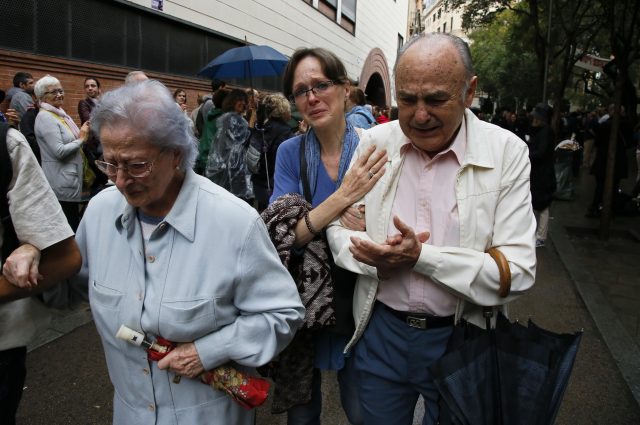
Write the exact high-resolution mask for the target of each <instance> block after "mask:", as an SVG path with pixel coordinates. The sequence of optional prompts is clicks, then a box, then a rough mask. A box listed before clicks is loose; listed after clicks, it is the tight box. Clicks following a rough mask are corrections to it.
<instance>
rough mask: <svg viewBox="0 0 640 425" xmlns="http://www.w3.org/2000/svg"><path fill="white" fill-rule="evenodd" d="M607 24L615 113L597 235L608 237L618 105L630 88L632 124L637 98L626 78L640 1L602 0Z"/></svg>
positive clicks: (638, 44)
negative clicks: (611, 54)
mask: <svg viewBox="0 0 640 425" xmlns="http://www.w3.org/2000/svg"><path fill="white" fill-rule="evenodd" d="M603 9H604V11H605V14H604V16H605V18H606V21H605V22H606V25H607V29H608V32H609V35H610V43H611V51H612V53H613V57H614V59H613V60H612V62H611V64H610V68H609V69H610V72H609V74H608V75H611V76H612V78H613V79H614V81H615V95H614V102H615V110H614V111H615V112H614V114H613V121H612V125H611V134H610V136H609V152H608V156H607V173H606V179H605V186H604V187H605V192H604V199H603V207H604V208H603V211H602V216H601V220H600V238H601V239H608V238H609V224H610V222H611V204H612V200H613V189H614V187H613V181H614V171H615V170H614V169H615V157H616V145H617V143H616V141H617V139H618V133H619V131H620V122H621V117H620V106H621V104H622V103H623V98H624V95H625V92H627V91H630V90H631V91H632V93H631V100H630V101H629V103H632V104H633V108H632V110H631V111H628V112H629V114H630V115H631V120H632V121H631V123H630V124H631V125H633V124H635V121H636V115H635V109H636V107H637V100H636V98H635V87H634V86H633V84H631V79H630V77H629V74H630V69H631V65H632V64H633V63H634V62H635V61H636V60H637V59H638V56H639V55H640V28H638V26H639V25H640V2H638V1H637V0H616V1H606V0H603ZM627 96H629V94H627Z"/></svg>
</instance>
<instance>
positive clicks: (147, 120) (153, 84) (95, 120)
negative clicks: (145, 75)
mask: <svg viewBox="0 0 640 425" xmlns="http://www.w3.org/2000/svg"><path fill="white" fill-rule="evenodd" d="M116 126H125V127H128V128H130V129H131V130H132V131H134V132H135V134H136V135H137V136H138V137H140V138H142V139H144V140H145V141H148V142H149V143H151V144H152V145H154V146H156V147H158V148H160V149H169V150H175V149H177V150H179V151H180V152H181V154H182V163H181V164H180V167H181V168H182V169H183V170H187V169H188V168H192V167H193V164H194V163H195V160H196V156H197V155H198V147H197V146H198V145H197V143H196V139H195V137H194V135H193V130H192V129H191V122H190V119H189V118H188V117H187V116H186V115H185V114H184V112H182V110H181V109H180V107H179V106H178V104H177V103H176V102H175V101H174V100H173V96H172V95H171V93H170V92H169V89H167V87H165V86H164V85H163V84H162V83H161V82H159V81H156V80H147V81H141V82H139V83H137V84H131V85H124V86H122V87H120V88H118V89H116V90H113V91H110V92H107V93H106V94H105V95H104V96H103V97H102V100H101V101H100V103H98V105H97V106H96V107H95V108H94V110H93V112H92V113H91V129H92V130H93V132H94V133H95V134H96V135H98V136H99V135H100V132H101V130H102V129H103V128H114V127H116Z"/></svg>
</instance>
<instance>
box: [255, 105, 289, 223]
mask: <svg viewBox="0 0 640 425" xmlns="http://www.w3.org/2000/svg"><path fill="white" fill-rule="evenodd" d="M290 119H291V103H289V101H288V100H287V98H286V97H284V96H283V95H281V94H270V95H268V96H266V97H265V98H264V100H263V101H262V103H261V104H260V106H259V107H258V112H257V122H256V127H255V129H253V130H252V143H253V142H254V140H255V141H257V142H258V143H259V144H260V147H261V149H259V150H260V152H262V157H261V158H260V162H259V169H258V172H257V173H255V174H253V176H252V177H251V179H252V181H253V193H254V194H255V196H256V200H257V201H258V211H259V212H262V211H263V210H264V209H265V208H267V206H268V205H269V198H270V197H271V193H272V191H273V171H274V169H275V166H276V152H277V151H278V146H280V144H281V143H282V142H284V141H285V140H287V139H290V138H291V137H293V135H294V131H293V129H291V127H290V126H289V124H287V121H289V120H290ZM263 135H264V138H263V137H262V136H263ZM265 159H266V161H265Z"/></svg>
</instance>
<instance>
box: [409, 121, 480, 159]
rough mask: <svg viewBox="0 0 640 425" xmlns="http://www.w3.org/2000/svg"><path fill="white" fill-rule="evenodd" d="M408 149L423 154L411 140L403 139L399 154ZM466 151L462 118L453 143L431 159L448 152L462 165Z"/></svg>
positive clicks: (465, 128)
mask: <svg viewBox="0 0 640 425" xmlns="http://www.w3.org/2000/svg"><path fill="white" fill-rule="evenodd" d="M409 149H416V150H417V151H418V152H419V153H421V154H424V152H423V151H422V150H421V149H420V148H418V147H416V146H415V145H414V144H413V143H412V142H411V140H409V138H407V137H405V138H404V141H403V143H402V146H401V147H400V153H401V154H402V155H404V154H406V153H407V152H408V151H409ZM466 150H467V126H466V122H465V117H464V116H463V117H462V121H461V122H460V129H459V130H458V134H456V137H455V138H454V139H453V143H451V145H449V147H448V148H447V149H445V150H443V151H442V152H440V153H438V154H437V155H435V156H434V157H433V158H432V159H435V158H437V157H440V156H443V155H447V154H448V153H449V152H452V153H453V155H454V156H455V157H456V160H457V161H458V164H462V162H463V160H464V155H465V152H466ZM425 155H426V154H425Z"/></svg>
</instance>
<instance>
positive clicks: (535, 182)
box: [527, 103, 556, 247]
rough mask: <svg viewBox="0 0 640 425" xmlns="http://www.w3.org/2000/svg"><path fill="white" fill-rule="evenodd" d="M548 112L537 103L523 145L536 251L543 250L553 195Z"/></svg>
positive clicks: (553, 176)
mask: <svg viewBox="0 0 640 425" xmlns="http://www.w3.org/2000/svg"><path fill="white" fill-rule="evenodd" d="M551 112H552V111H551V108H550V107H549V106H548V105H546V104H543V103H539V104H537V105H536V107H535V108H534V109H533V111H532V112H531V127H530V129H529V134H528V136H529V137H528V138H527V139H528V140H527V144H528V145H529V160H530V161H531V181H530V183H531V203H532V204H533V211H534V213H535V216H536V220H537V221H538V227H537V229H536V247H540V246H544V244H545V241H546V239H547V230H548V227H549V206H550V205H551V200H552V199H553V193H554V192H555V191H556V175H555V170H554V164H553V151H554V148H555V135H554V133H553V130H552V129H551V127H550V126H549V120H550V118H551Z"/></svg>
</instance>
